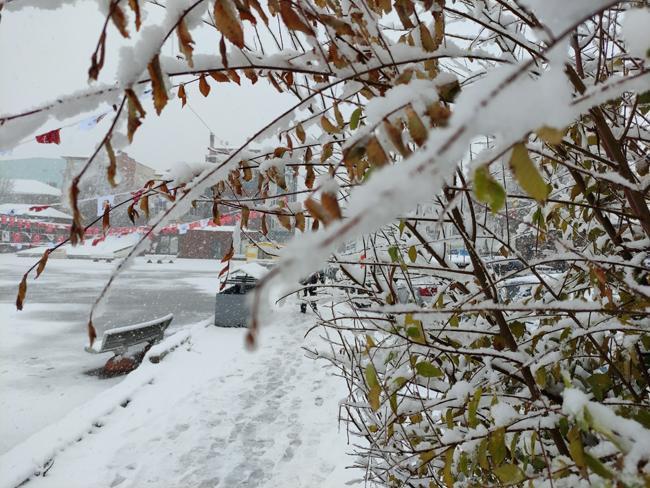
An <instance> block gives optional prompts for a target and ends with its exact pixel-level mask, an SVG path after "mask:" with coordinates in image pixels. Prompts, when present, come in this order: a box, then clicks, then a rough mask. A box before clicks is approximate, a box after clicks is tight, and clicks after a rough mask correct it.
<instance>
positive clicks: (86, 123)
mask: <svg viewBox="0 0 650 488" xmlns="http://www.w3.org/2000/svg"><path fill="white" fill-rule="evenodd" d="M108 113H109V112H104V113H102V114H99V115H93V116H92V117H88V118H87V119H84V120H82V121H81V122H76V123H75V124H72V125H69V126H66V127H59V128H58V129H54V130H51V131H48V132H44V133H43V134H39V135H37V136H36V137H35V139H36V142H38V143H39V144H61V130H63V129H67V128H69V127H75V126H76V127H77V129H79V130H82V131H88V130H91V129H92V128H94V127H95V126H96V125H97V124H99V122H100V121H101V120H102V119H103V118H104V117H106V115H108Z"/></svg>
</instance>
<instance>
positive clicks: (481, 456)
mask: <svg viewBox="0 0 650 488" xmlns="http://www.w3.org/2000/svg"><path fill="white" fill-rule="evenodd" d="M487 452H488V449H487V440H485V439H483V440H482V441H481V442H480V444H479V445H478V464H479V466H481V468H483V469H490V462H489V461H488V458H487Z"/></svg>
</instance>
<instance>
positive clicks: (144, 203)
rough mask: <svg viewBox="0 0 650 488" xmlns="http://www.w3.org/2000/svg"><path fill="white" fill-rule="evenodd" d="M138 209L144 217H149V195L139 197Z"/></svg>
mask: <svg viewBox="0 0 650 488" xmlns="http://www.w3.org/2000/svg"><path fill="white" fill-rule="evenodd" d="M140 210H142V213H144V217H145V218H146V219H148V218H149V195H144V196H143V197H142V198H140Z"/></svg>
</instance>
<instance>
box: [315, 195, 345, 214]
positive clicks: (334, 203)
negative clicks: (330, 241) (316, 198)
mask: <svg viewBox="0 0 650 488" xmlns="http://www.w3.org/2000/svg"><path fill="white" fill-rule="evenodd" d="M320 198H321V201H322V202H323V208H324V209H325V211H326V212H327V213H328V214H329V215H330V217H331V220H339V219H341V217H342V216H341V207H339V202H338V200H337V198H336V195H334V194H332V193H329V192H326V193H323V194H322V195H321V197H320Z"/></svg>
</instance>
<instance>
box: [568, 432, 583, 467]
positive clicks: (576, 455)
mask: <svg viewBox="0 0 650 488" xmlns="http://www.w3.org/2000/svg"><path fill="white" fill-rule="evenodd" d="M567 438H568V439H569V453H571V457H572V458H573V461H574V462H575V463H576V466H578V467H579V468H582V467H583V466H584V465H585V450H584V447H583V446H582V439H581V437H580V429H578V427H576V426H573V427H572V428H571V430H570V431H569V433H568V435H567Z"/></svg>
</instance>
